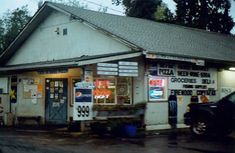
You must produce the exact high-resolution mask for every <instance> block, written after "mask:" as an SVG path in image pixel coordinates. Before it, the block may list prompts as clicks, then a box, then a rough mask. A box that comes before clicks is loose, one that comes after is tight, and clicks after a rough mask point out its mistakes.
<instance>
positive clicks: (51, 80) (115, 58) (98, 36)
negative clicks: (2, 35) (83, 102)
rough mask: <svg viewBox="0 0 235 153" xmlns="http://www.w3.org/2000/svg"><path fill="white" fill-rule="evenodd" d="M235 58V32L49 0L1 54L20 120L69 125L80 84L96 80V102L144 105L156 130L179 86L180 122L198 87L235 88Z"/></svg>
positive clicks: (208, 90) (2, 82) (6, 87)
mask: <svg viewBox="0 0 235 153" xmlns="http://www.w3.org/2000/svg"><path fill="white" fill-rule="evenodd" d="M233 57H235V38H234V37H233V36H228V35H222V34H216V33H210V32H206V31H203V30H195V29H191V28H185V27H181V26H177V25H169V24H162V23H157V22H152V21H148V20H143V19H137V18H131V17H123V16H116V15H110V14H105V13H99V12H94V11H89V10H84V9H79V8H75V7H70V6H65V5H62V4H56V3H50V2H46V3H45V4H44V5H43V6H42V7H41V8H40V9H39V10H38V12H37V13H36V14H35V15H34V16H33V18H32V20H31V21H30V22H29V23H28V24H27V25H26V27H25V28H24V29H23V30H22V32H21V33H20V34H19V35H18V37H17V38H16V39H15V40H14V42H13V43H12V44H11V45H10V46H9V47H8V49H7V50H6V51H5V52H4V53H3V54H2V55H1V56H0V59H1V61H0V62H1V67H0V72H1V73H0V89H2V95H4V96H5V97H7V96H6V95H8V94H10V99H9V100H8V99H7V98H4V99H5V100H4V101H5V102H2V103H8V104H9V101H10V106H9V110H7V111H6V113H8V112H11V113H12V114H13V118H14V119H15V121H14V122H15V123H16V124H17V122H19V121H20V119H21V117H27V116H28V117H34V118H35V119H36V121H37V119H38V118H37V117H40V120H39V123H40V124H65V123H67V122H68V121H69V120H70V119H71V118H72V117H74V116H73V113H74V107H73V103H74V99H75V98H74V97H76V96H79V95H78V94H77V93H74V87H75V86H76V83H77V82H81V81H83V82H92V83H93V85H94V88H93V92H92V94H93V107H96V106H100V107H106V106H111V107H112V106H117V105H118V106H120V105H121V106H127V107H128V106H133V105H136V104H145V105H146V110H145V113H144V124H145V125H146V129H147V130H154V129H161V128H163V129H164V128H169V127H170V126H169V124H168V97H169V95H170V93H171V92H172V91H174V93H175V94H176V95H177V100H178V101H177V108H178V114H177V120H178V123H179V124H178V127H181V126H183V114H184V112H185V110H186V107H187V105H188V104H189V103H190V98H191V96H192V95H193V94H197V95H198V96H199V100H200V96H201V95H203V97H204V99H205V97H206V99H208V100H216V99H218V98H220V97H221V96H223V94H227V93H228V92H232V90H234V89H235V79H234V77H233V75H234V72H232V71H228V69H229V68H230V67H233V66H235V60H234V58H233ZM201 101H204V100H203V98H202V99H201ZM130 109H131V107H130ZM79 111H80V112H79V113H83V114H87V113H90V112H92V111H93V110H89V109H88V110H86V109H84V110H79ZM96 115H97V114H96V113H93V116H92V117H95V116H96ZM119 115H120V114H119Z"/></svg>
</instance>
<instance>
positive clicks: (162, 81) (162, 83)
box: [149, 77, 167, 101]
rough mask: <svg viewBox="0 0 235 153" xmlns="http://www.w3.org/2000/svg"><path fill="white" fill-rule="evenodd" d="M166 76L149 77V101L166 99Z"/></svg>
mask: <svg viewBox="0 0 235 153" xmlns="http://www.w3.org/2000/svg"><path fill="white" fill-rule="evenodd" d="M166 83H167V81H166V78H161V77H150V78H149V101H159V100H166V99H167V93H166V92H167V89H166Z"/></svg>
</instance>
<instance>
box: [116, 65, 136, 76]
mask: <svg viewBox="0 0 235 153" xmlns="http://www.w3.org/2000/svg"><path fill="white" fill-rule="evenodd" d="M118 65H119V71H118V72H119V76H131V77H137V76H138V72H139V71H138V63H137V62H128V61H119V62H118Z"/></svg>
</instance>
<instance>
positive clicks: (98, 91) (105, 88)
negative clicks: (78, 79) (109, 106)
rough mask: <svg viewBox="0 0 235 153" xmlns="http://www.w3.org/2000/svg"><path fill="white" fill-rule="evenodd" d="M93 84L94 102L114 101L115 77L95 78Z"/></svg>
mask: <svg viewBox="0 0 235 153" xmlns="http://www.w3.org/2000/svg"><path fill="white" fill-rule="evenodd" d="M94 86H95V88H94V91H93V93H94V103H98V104H100V103H101V104H102V103H115V90H116V87H115V79H112V78H107V79H103V78H102V79H96V80H95V82H94Z"/></svg>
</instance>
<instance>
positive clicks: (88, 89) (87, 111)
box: [73, 82, 93, 121]
mask: <svg viewBox="0 0 235 153" xmlns="http://www.w3.org/2000/svg"><path fill="white" fill-rule="evenodd" d="M76 86H77V87H75V88H74V104H73V120H75V121H84V120H92V119H93V114H92V106H93V94H92V89H93V83H92V82H78V83H76Z"/></svg>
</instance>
